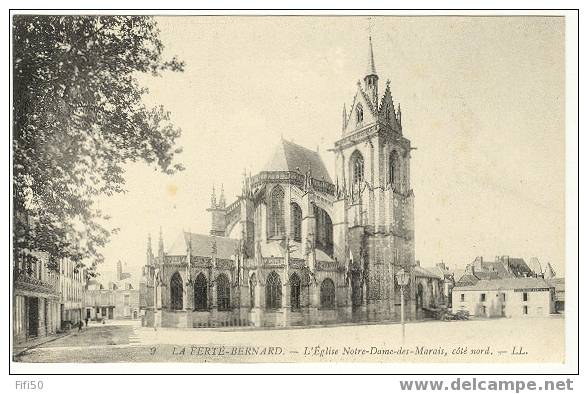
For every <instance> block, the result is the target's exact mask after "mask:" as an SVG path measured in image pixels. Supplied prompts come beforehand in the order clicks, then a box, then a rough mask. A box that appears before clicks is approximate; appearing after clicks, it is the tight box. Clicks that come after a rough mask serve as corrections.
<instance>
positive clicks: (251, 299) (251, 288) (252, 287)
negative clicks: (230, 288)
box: [249, 274, 257, 309]
mask: <svg viewBox="0 0 588 394" xmlns="http://www.w3.org/2000/svg"><path fill="white" fill-rule="evenodd" d="M255 286H257V277H256V276H255V274H252V275H251V278H249V306H250V307H251V309H253V308H255Z"/></svg>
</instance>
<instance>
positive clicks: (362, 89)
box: [333, 37, 414, 319]
mask: <svg viewBox="0 0 588 394" xmlns="http://www.w3.org/2000/svg"><path fill="white" fill-rule="evenodd" d="M367 60H368V68H367V72H366V75H365V76H364V77H363V81H364V83H363V86H362V83H361V82H358V83H357V91H356V93H355V96H354V98H353V101H352V104H351V107H350V109H349V113H347V112H346V111H345V110H344V119H343V124H342V134H341V137H340V138H339V140H337V141H336V142H335V149H334V151H335V154H336V174H337V178H336V184H337V185H338V191H337V201H336V202H335V206H336V209H335V210H336V212H337V216H338V217H337V218H336V220H335V223H337V224H336V225H335V226H334V229H333V231H334V235H335V244H339V245H346V247H344V248H341V247H340V248H337V250H336V257H337V259H338V260H339V261H347V262H348V264H349V266H350V267H351V268H350V269H351V271H352V272H351V274H352V275H351V277H352V282H354V280H353V278H355V282H354V283H352V298H353V300H352V305H353V306H354V307H355V308H354V309H358V308H359V307H360V306H361V308H359V309H363V310H364V311H365V313H366V314H367V316H366V317H367V318H368V319H370V318H371V317H373V318H374V319H378V318H382V317H384V318H386V317H387V316H389V315H393V314H394V308H395V306H398V303H399V294H398V290H397V289H395V286H394V283H395V279H394V275H395V273H396V272H397V271H398V270H400V269H401V268H402V269H404V270H405V271H409V272H411V273H413V271H414V217H413V204H414V203H413V201H414V194H413V191H412V188H411V185H410V154H411V144H410V141H409V140H408V139H407V138H405V137H404V136H403V130H402V124H401V118H400V107H399V106H398V107H395V105H394V101H393V98H392V93H391V90H390V81H388V82H387V83H386V87H385V90H384V92H383V94H382V95H381V96H380V94H379V92H378V82H379V76H378V73H377V71H376V67H375V61H374V50H373V44H372V39H371V37H370V39H369V47H368V59H367ZM413 278H414V276H413ZM397 298H398V299H397ZM408 298H409V299H414V297H412V298H411V297H408ZM390 317H392V316H390Z"/></svg>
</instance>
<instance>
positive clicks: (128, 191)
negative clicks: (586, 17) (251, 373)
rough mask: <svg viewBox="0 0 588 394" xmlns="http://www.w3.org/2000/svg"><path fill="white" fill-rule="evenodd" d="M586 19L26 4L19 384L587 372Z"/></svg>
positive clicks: (21, 50)
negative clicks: (311, 369)
mask: <svg viewBox="0 0 588 394" xmlns="http://www.w3.org/2000/svg"><path fill="white" fill-rule="evenodd" d="M570 18H572V19H574V21H572V22H573V23H576V14H575V13H574V12H572V13H566V12H557V11H552V12H525V11H517V12H507V13H504V12H502V13H500V12H492V11H486V12H479V13H477V12H461V13H460V12H427V11H426V10H423V11H420V12H413V13H407V12H395V11H394V10H390V11H386V12H373V13H370V12H369V11H368V10H366V11H363V12H355V13H344V14H336V13H334V12H333V13H329V12H326V11H325V12H321V13H316V14H314V13H309V12H303V11H299V12H294V11H292V12H289V13H286V12H283V13H279V12H276V13H272V12H270V11H267V12H258V13H255V14H252V13H243V12H238V11H233V12H224V13H223V12H218V13H216V14H214V13H200V12H198V11H192V12H180V11H161V12H156V11H153V10H151V11H147V10H145V11H140V10H135V11H133V12H124V11H116V10H104V11H99V10H98V11H97V10H94V11H92V12H86V11H83V10H78V11H75V10H67V11H60V10H54V11H52V10H43V11H35V10H23V11H18V10H12V11H11V12H10V51H11V55H10V83H11V91H10V100H11V107H10V117H11V120H10V127H11V130H10V136H9V144H10V146H9V148H7V150H10V170H9V171H10V181H9V183H10V197H9V198H10V201H9V204H10V218H9V220H10V234H9V235H10V241H9V242H10V250H9V253H10V259H11V261H10V264H11V265H10V279H9V286H10V300H9V310H10V322H9V323H7V324H9V325H10V334H11V335H10V338H9V340H10V351H11V355H10V359H11V360H10V368H11V370H12V371H17V372H18V371H29V372H27V373H44V372H47V373H52V372H56V371H60V372H61V373H66V374H67V373H78V372H79V373H82V372H84V371H85V372H88V371H92V370H93V369H95V368H98V369H95V370H93V372H105V373H117V370H119V369H120V368H123V369H124V368H126V367H124V366H125V365H129V368H130V367H131V365H132V366H133V367H132V368H134V369H133V371H135V372H138V373H141V372H147V371H153V369H150V368H154V367H152V366H154V365H158V366H160V365H161V368H162V369H157V372H158V373H159V372H161V373H165V372H169V371H170V368H172V366H175V365H179V366H178V368H184V369H178V370H176V371H186V368H190V371H191V373H198V371H200V369H199V368H201V366H202V368H205V367H206V368H208V367H210V366H211V365H215V366H216V367H215V368H217V370H219V371H221V372H222V371H234V370H232V369H230V368H232V366H231V365H233V364H239V365H241V364H243V365H251V367H252V368H260V369H263V368H264V365H268V366H269V365H277V367H276V368H280V365H284V364H292V365H294V366H300V368H305V365H310V364H312V365H318V367H317V368H323V366H324V367H325V368H332V369H330V371H331V372H333V371H335V372H336V371H337V368H339V367H338V366H340V367H341V368H348V367H351V366H353V365H358V368H363V369H361V371H363V372H369V371H370V370H369V369H367V368H369V367H368V365H372V364H373V365H377V366H378V367H374V368H376V369H374V370H373V371H377V372H383V371H384V373H394V368H396V367H395V365H404V364H406V365H409V367H408V368H412V370H418V368H419V365H420V364H427V365H435V364H437V365H440V366H441V365H444V366H443V367H442V368H443V370H444V371H445V372H447V371H455V373H462V372H463V371H469V370H468V369H467V368H476V365H486V366H487V365H490V368H493V369H492V371H494V372H499V373H509V372H510V371H513V369H512V368H515V369H514V370H516V368H521V370H525V371H534V370H536V369H537V368H540V369H541V368H545V369H546V370H548V371H549V370H550V369H549V368H552V369H551V370H552V371H560V370H563V369H564V367H566V368H567V367H570V365H576V366H577V364H576V363H577V356H578V355H577V352H578V348H577V342H578V338H577V333H578V332H577V327H576V325H577V322H578V310H579V306H578V299H577V294H578V281H577V278H578V275H579V273H578V255H577V253H578V251H577V250H576V247H577V242H578V241H577V237H578V232H577V231H578V230H577V218H576V217H575V215H577V209H578V207H577V202H578V200H577V182H578V180H577V179H575V178H570V174H571V173H570V172H569V165H570V164H569V160H570V158H571V156H569V155H570V154H572V155H575V154H577V153H574V152H576V150H577V149H578V148H577V130H576V129H575V127H577V124H576V125H575V126H574V123H570V118H569V116H570V112H569V111H572V113H573V111H576V109H575V106H576V104H575V102H573V101H572V102H568V100H567V97H568V94H570V93H573V92H572V91H570V90H569V88H568V87H567V85H566V83H567V82H569V81H570V78H577V77H573V76H572V75H570V70H572V71H574V68H573V67H575V64H572V65H571V66H572V68H570V63H569V62H568V60H567V59H568V57H567V56H569V53H568V51H575V50H576V48H574V47H569V46H567V45H566V39H567V38H568V39H569V37H567V35H569V29H570V23H572V22H570ZM576 26H577V25H576ZM574 72H577V70H576V71H574ZM570 105H571V106H572V107H571V108H570V107H569V106H570ZM574 119H575V117H574ZM570 135H572V136H571V137H570ZM570 141H571V142H570ZM574 141H575V142H574ZM570 143H573V144H575V146H572V149H573V150H574V152H572V153H570V145H569V144H570ZM574 157H576V158H575V160H577V156H574ZM574 165H575V164H574ZM570 188H571V189H570ZM574 190H575V191H574ZM570 199H571V200H570ZM574 199H575V200H574ZM574 201H575V203H574ZM570 202H572V205H570ZM570 209H571V210H570ZM570 212H572V213H573V212H575V213H573V216H572V217H570ZM574 223H575V225H574ZM572 245H576V246H575V247H573V248H570V246H572ZM570 330H571V331H570ZM574 330H576V331H574ZM574 332H575V334H574ZM7 340H8V339H7ZM453 364H459V365H465V367H464V368H466V369H459V370H458V369H455V370H452V367H451V365H453ZM117 365H118V366H117ZM362 365H364V366H363V367H362ZM158 368H159V367H158ZM174 368H175V367H174ZM225 368H226V369H225ZM378 368H379V369H378ZM385 368H388V369H385ZM432 368H434V367H432ZM558 368H559V369H558ZM384 369H385V370H384ZM303 370H304V369H303ZM430 370H431V368H428V369H427V371H430ZM258 371H259V372H262V373H263V371H262V370H258ZM93 372H91V373H93ZM480 372H484V371H480Z"/></svg>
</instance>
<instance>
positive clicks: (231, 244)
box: [167, 231, 239, 260]
mask: <svg viewBox="0 0 588 394" xmlns="http://www.w3.org/2000/svg"><path fill="white" fill-rule="evenodd" d="M189 242H191V245H192V255H194V256H204V257H210V256H212V244H213V242H216V257H218V258H220V259H229V260H230V259H232V256H233V255H235V253H236V251H237V248H238V247H239V240H237V239H233V238H227V237H214V236H212V235H204V234H194V233H189V232H186V231H183V232H182V233H181V234H180V235H179V236H178V238H177V239H176V241H175V242H174V243H173V244H172V247H171V248H170V249H169V250H168V252H167V254H168V255H170V256H185V255H186V253H187V250H188V243H189Z"/></svg>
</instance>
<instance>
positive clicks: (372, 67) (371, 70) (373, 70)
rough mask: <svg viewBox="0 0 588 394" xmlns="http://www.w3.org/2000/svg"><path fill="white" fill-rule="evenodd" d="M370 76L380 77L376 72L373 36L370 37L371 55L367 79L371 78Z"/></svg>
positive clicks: (369, 56) (369, 55)
mask: <svg viewBox="0 0 588 394" xmlns="http://www.w3.org/2000/svg"><path fill="white" fill-rule="evenodd" d="M370 75H375V76H377V75H378V73H377V72H376V64H375V62H374V48H373V46H372V36H370V48H369V54H368V68H367V73H366V77H367V76H370Z"/></svg>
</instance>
